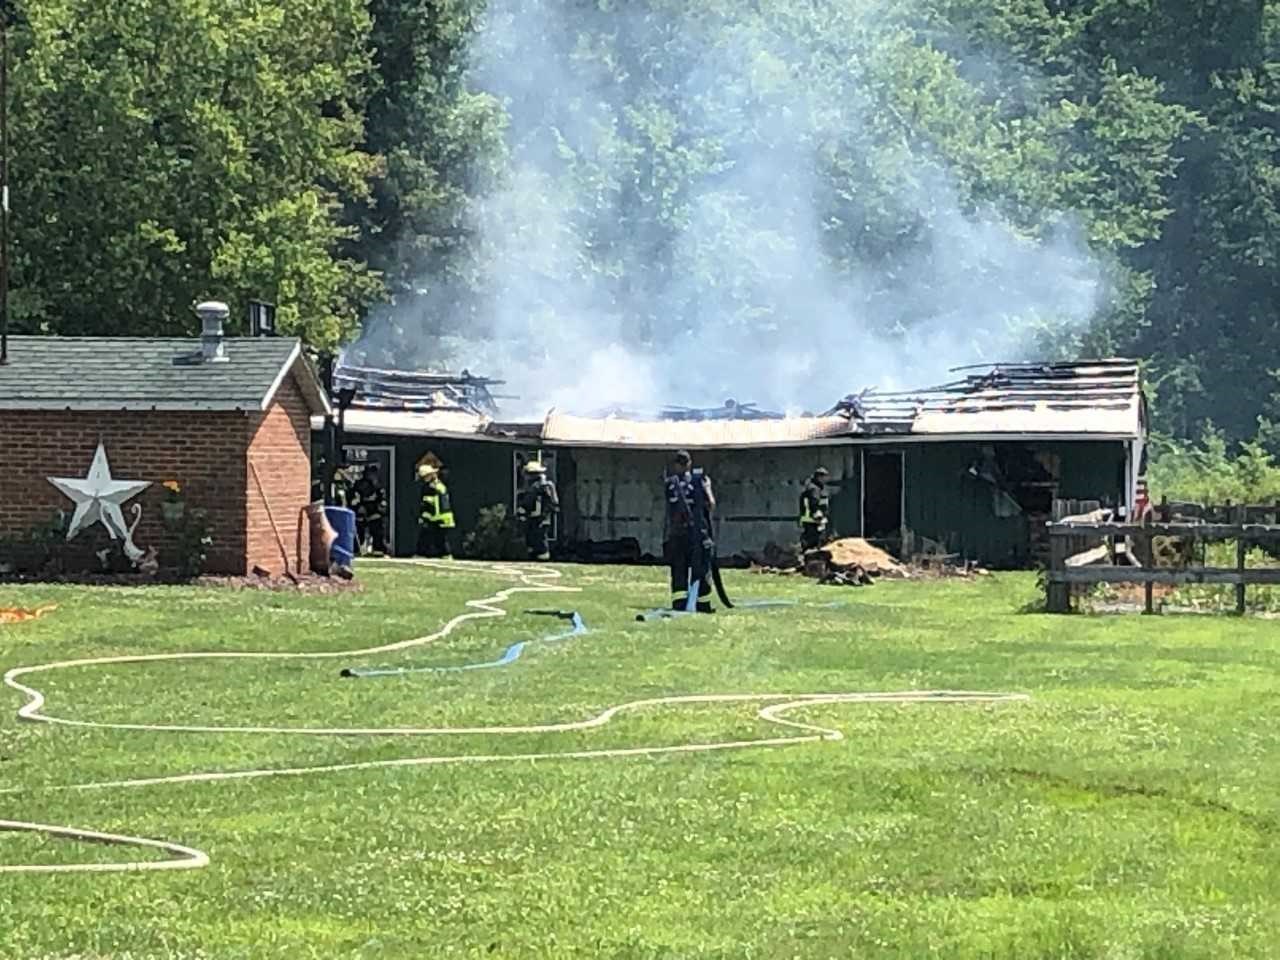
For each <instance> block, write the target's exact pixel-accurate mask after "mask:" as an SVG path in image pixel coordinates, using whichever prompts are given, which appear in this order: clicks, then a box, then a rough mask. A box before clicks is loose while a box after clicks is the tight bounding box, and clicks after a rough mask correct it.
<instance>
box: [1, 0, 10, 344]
mask: <svg viewBox="0 0 1280 960" xmlns="http://www.w3.org/2000/svg"><path fill="white" fill-rule="evenodd" d="M8 362H9V0H0V366H3V365H4V364H6V363H8Z"/></svg>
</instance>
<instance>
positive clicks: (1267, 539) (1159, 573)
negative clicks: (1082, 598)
mask: <svg viewBox="0 0 1280 960" xmlns="http://www.w3.org/2000/svg"><path fill="white" fill-rule="evenodd" d="M1048 527H1049V541H1050V549H1049V568H1048V570H1047V572H1046V576H1045V589H1046V595H1045V608H1046V609H1047V610H1048V611H1049V612H1051V613H1067V612H1069V611H1070V610H1071V594H1072V588H1073V587H1076V586H1087V585H1090V584H1097V583H1140V584H1142V585H1143V587H1144V593H1145V598H1144V599H1145V612H1146V613H1152V612H1154V601H1153V595H1152V594H1153V589H1152V588H1153V587H1154V585H1155V584H1157V583H1159V584H1169V585H1177V584H1186V583H1211V584H1230V585H1234V586H1235V588H1236V590H1235V593H1236V612H1237V613H1239V614H1243V613H1244V612H1245V589H1246V587H1247V586H1250V585H1269V586H1277V585H1280V568H1277V567H1249V566H1247V565H1246V559H1247V557H1248V553H1249V549H1250V547H1252V546H1264V547H1267V548H1268V552H1271V553H1273V555H1277V556H1280V504H1272V505H1267V506H1250V505H1245V504H1240V505H1232V504H1225V505H1222V506H1206V505H1202V504H1191V503H1176V502H1174V503H1171V502H1169V501H1162V502H1161V504H1160V505H1159V506H1158V507H1156V508H1155V510H1154V511H1153V514H1152V515H1148V517H1147V518H1146V519H1145V520H1144V521H1143V522H1142V523H1127V522H1121V521H1117V520H1115V519H1113V518H1112V516H1111V513H1110V511H1107V510H1101V509H1099V510H1094V511H1091V512H1089V513H1086V514H1076V515H1074V516H1069V517H1064V518H1062V519H1059V520H1054V521H1052V522H1051V523H1049V525H1048ZM1159 538H1172V540H1173V541H1180V542H1181V543H1183V544H1189V545H1192V546H1196V545H1202V544H1204V543H1211V542H1224V541H1234V542H1235V544H1236V564H1235V566H1234V567H1208V566H1204V565H1203V564H1199V565H1192V564H1187V565H1181V566H1171V567H1160V566H1157V565H1156V550H1155V542H1156V540H1157V539H1159ZM1102 560H1106V561H1108V562H1107V563H1105V564H1104V563H1100V561H1102Z"/></svg>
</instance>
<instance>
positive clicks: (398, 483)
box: [343, 431, 519, 556]
mask: <svg viewBox="0 0 1280 960" xmlns="http://www.w3.org/2000/svg"><path fill="white" fill-rule="evenodd" d="M343 443H344V444H345V445H347V446H366V447H393V448H394V449H395V484H394V488H395V489H394V492H395V501H396V504H395V525H396V530H395V552H396V554H397V555H398V556H411V555H412V554H413V553H414V551H415V550H416V549H417V542H418V511H419V507H420V499H419V498H420V493H419V487H418V480H417V477H416V475H415V470H416V468H417V463H418V461H419V460H420V459H421V458H422V457H423V456H424V455H425V454H426V453H428V452H431V453H434V454H435V455H436V456H437V457H439V458H440V460H441V461H442V462H443V463H444V480H445V483H446V484H447V485H448V487H449V496H450V498H451V499H452V501H453V511H454V515H455V516H456V518H457V521H458V528H459V538H461V536H463V535H465V534H466V533H467V532H468V531H469V530H471V529H473V528H474V527H475V523H476V519H477V518H478V516H479V514H480V510H481V508H483V507H489V506H493V505H494V504H496V503H502V504H505V505H506V506H507V507H508V509H510V506H511V501H512V497H513V496H514V491H513V489H512V452H513V451H514V450H516V449H519V448H518V447H517V446H516V445H515V444H507V443H498V442H493V441H484V440H439V439H430V438H426V437H385V436H375V435H371V434H370V435H365V434H359V433H351V432H349V431H348V432H347V433H346V434H345V436H344V437H343Z"/></svg>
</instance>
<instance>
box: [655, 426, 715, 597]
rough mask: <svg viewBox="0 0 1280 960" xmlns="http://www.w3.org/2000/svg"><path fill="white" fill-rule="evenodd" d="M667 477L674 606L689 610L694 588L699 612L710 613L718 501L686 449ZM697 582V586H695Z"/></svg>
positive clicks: (667, 544)
mask: <svg viewBox="0 0 1280 960" xmlns="http://www.w3.org/2000/svg"><path fill="white" fill-rule="evenodd" d="M672 467H673V470H672V471H671V472H670V473H668V474H667V477H666V498H667V535H666V538H665V543H664V544H663V552H664V553H665V554H666V557H667V563H668V564H669V565H670V567H671V609H672V610H684V609H686V606H687V602H688V598H689V590H690V589H691V588H695V589H696V590H697V592H698V598H697V600H696V601H695V602H696V604H697V610H698V612H699V613H711V612H713V608H712V606H711V601H710V600H709V599H707V598H709V597H710V596H711V576H710V574H711V552H712V551H713V550H714V549H715V543H714V542H713V541H712V539H711V518H712V514H713V513H714V512H715V507H716V500H715V496H714V495H713V494H712V492H711V478H710V477H708V476H707V475H706V474H704V473H703V472H702V471H701V470H695V469H694V468H693V458H692V457H690V456H689V452H688V451H687V450H680V451H677V453H676V455H675V457H674V459H673V460H672ZM695 584H696V587H695Z"/></svg>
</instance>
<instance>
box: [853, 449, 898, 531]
mask: <svg viewBox="0 0 1280 960" xmlns="http://www.w3.org/2000/svg"><path fill="white" fill-rule="evenodd" d="M862 535H863V537H865V538H866V539H868V540H897V539H899V538H900V537H901V536H902V454H901V453H898V452H892V453H877V452H873V451H870V450H867V451H863V454H862Z"/></svg>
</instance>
